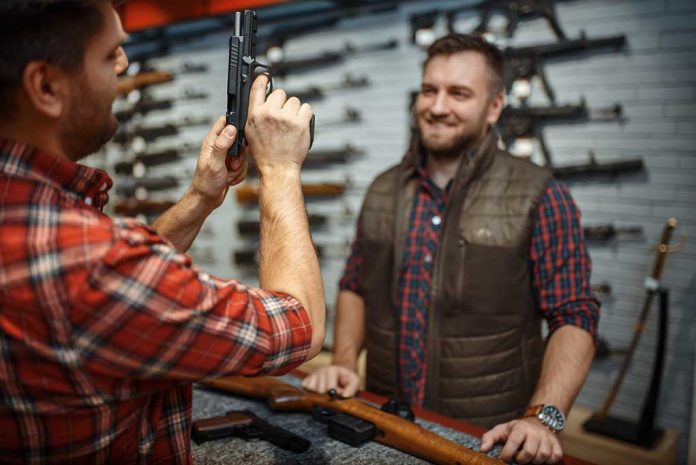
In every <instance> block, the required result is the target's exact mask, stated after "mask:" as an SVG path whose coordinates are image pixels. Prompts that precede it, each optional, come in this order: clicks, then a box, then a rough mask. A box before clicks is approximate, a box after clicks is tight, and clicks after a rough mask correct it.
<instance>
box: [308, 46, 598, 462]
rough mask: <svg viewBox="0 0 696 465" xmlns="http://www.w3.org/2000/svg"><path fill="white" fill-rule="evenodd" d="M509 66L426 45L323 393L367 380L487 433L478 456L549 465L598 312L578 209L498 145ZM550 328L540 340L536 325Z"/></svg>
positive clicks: (346, 283)
mask: <svg viewBox="0 0 696 465" xmlns="http://www.w3.org/2000/svg"><path fill="white" fill-rule="evenodd" d="M503 101H504V85H503V57H502V54H501V52H500V50H498V49H497V48H496V47H495V46H493V45H491V44H489V43H487V42H486V41H485V40H483V39H482V38H481V37H479V36H472V35H462V34H450V35H448V36H446V37H443V38H441V39H438V40H437V41H436V42H434V43H433V44H432V45H431V46H430V48H429V49H428V54H427V58H426V61H425V64H424V65H423V75H422V82H421V89H420V93H419V94H418V98H417V100H416V102H415V105H414V108H413V115H414V118H415V123H416V129H417V130H416V135H415V137H414V140H413V143H412V145H411V147H410V148H409V150H408V152H407V153H406V155H405V156H404V158H403V160H402V162H401V163H400V164H398V165H396V166H394V167H391V168H390V169H388V170H387V171H385V172H383V173H382V174H380V175H379V176H378V177H377V179H376V180H375V181H374V182H373V183H372V185H371V186H370V188H369V190H368V192H367V195H366V198H365V201H364V203H363V207H362V210H361V213H360V218H359V220H358V225H357V232H356V236H355V239H354V242H353V248H352V253H351V255H350V257H349V259H348V262H347V265H346V270H345V273H344V276H343V278H342V279H341V283H340V289H341V290H340V292H339V295H338V302H337V305H336V317H335V322H336V324H335V331H334V341H335V342H334V359H333V364H332V365H330V366H327V367H322V368H320V369H318V370H317V371H316V372H314V373H313V374H312V375H310V376H309V377H307V378H306V379H305V380H304V386H305V387H307V388H309V389H313V390H316V391H319V392H324V391H326V390H328V389H332V388H333V389H336V390H337V391H338V392H339V394H342V395H344V396H352V395H354V394H355V392H356V391H357V389H358V386H359V383H360V380H359V378H358V375H357V373H356V372H357V360H358V355H359V354H360V351H361V349H362V348H363V347H366V349H367V376H366V385H367V389H368V390H370V391H375V392H379V393H381V394H384V395H392V396H398V397H400V398H402V399H404V400H407V401H410V402H411V403H414V404H416V405H420V406H425V407H426V408H428V409H431V410H436V411H438V412H441V413H443V414H445V415H449V416H452V417H456V418H461V419H464V420H467V421H470V422H473V423H476V424H479V425H481V426H484V427H487V428H491V429H490V431H488V432H487V433H486V434H485V435H484V436H483V440H482V444H481V450H482V451H489V450H490V449H491V448H492V446H493V444H494V443H495V442H502V443H504V444H505V445H504V447H503V449H502V452H501V458H503V459H504V460H506V461H509V460H511V459H513V458H514V459H515V460H516V461H517V462H518V463H532V462H533V463H546V462H549V463H555V462H557V461H559V460H560V459H561V457H562V448H561V444H560V441H559V440H558V438H557V436H556V433H558V432H559V431H560V430H562V429H563V425H564V413H565V414H567V413H568V411H569V410H570V407H571V405H572V403H573V401H574V399H575V396H576V395H577V393H578V392H579V390H580V387H581V386H582V384H583V382H584V380H585V377H586V376H587V373H588V371H589V367H590V363H591V361H592V357H593V354H594V344H593V339H594V337H595V334H596V326H597V320H598V316H599V307H598V302H597V300H596V299H595V298H594V297H593V295H592V292H591V291H590V285H589V277H590V266H591V265H590V260H589V256H588V254H587V250H586V247H585V243H584V239H583V235H582V228H581V227H580V215H579V212H578V210H577V207H576V206H575V203H574V202H573V199H572V198H571V196H570V194H569V192H568V191H567V189H566V188H565V187H564V186H563V185H561V184H560V183H558V182H556V181H555V180H554V179H553V178H552V175H551V173H550V172H549V171H548V170H545V169H542V168H540V167H538V166H535V165H534V164H532V163H531V162H528V161H525V160H521V159H518V158H515V157H513V156H511V155H510V154H507V153H505V152H504V151H502V150H500V149H498V148H497V137H496V134H495V131H493V130H492V127H493V126H494V125H495V124H496V122H497V120H498V117H499V116H500V114H501V111H502V108H503ZM542 318H543V319H545V320H546V322H547V323H548V327H549V336H548V339H547V341H546V343H545V344H544V341H543V339H542V337H541V320H542Z"/></svg>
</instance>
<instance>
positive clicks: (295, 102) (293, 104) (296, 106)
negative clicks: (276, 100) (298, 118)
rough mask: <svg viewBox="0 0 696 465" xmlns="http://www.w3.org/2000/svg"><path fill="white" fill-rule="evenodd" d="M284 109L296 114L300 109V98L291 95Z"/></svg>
mask: <svg viewBox="0 0 696 465" xmlns="http://www.w3.org/2000/svg"><path fill="white" fill-rule="evenodd" d="M283 110H285V111H287V112H288V113H290V114H291V115H296V114H297V112H298V111H299V110H300V99H298V98H297V97H290V98H289V99H288V100H287V101H286V102H285V105H283Z"/></svg>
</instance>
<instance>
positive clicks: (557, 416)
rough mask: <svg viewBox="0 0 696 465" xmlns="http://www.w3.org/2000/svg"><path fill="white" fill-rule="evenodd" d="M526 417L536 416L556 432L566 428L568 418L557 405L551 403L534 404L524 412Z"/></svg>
mask: <svg viewBox="0 0 696 465" xmlns="http://www.w3.org/2000/svg"><path fill="white" fill-rule="evenodd" d="M524 416H525V417H536V418H537V420H539V421H540V422H541V424H542V425H544V426H546V427H547V428H548V429H550V430H551V431H553V432H554V433H560V432H561V431H563V428H565V424H566V418H565V415H564V414H563V412H561V411H560V410H559V409H558V408H557V407H554V406H553V405H549V404H538V405H532V406H531V407H528V408H527V411H526V412H524Z"/></svg>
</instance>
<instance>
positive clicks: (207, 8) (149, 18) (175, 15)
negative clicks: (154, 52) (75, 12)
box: [118, 0, 287, 32]
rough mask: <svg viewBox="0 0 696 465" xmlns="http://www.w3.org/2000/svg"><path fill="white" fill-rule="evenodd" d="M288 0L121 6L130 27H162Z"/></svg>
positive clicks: (148, 1) (181, 0)
mask: <svg viewBox="0 0 696 465" xmlns="http://www.w3.org/2000/svg"><path fill="white" fill-rule="evenodd" d="M286 1H287V0H198V1H193V2H192V1H190V0H138V1H130V2H126V3H124V4H123V5H121V6H120V7H118V11H119V14H120V15H121V21H122V22H123V27H124V29H125V30H126V31H130V32H133V31H139V30H142V29H147V28H154V27H161V26H166V25H168V24H172V23H176V22H179V21H184V20H189V19H195V18H203V17H207V16H214V15H219V14H222V13H229V12H232V11H237V10H243V9H247V8H258V7H262V6H267V5H273V4H276V3H285V2H286Z"/></svg>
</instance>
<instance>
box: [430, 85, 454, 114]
mask: <svg viewBox="0 0 696 465" xmlns="http://www.w3.org/2000/svg"><path fill="white" fill-rule="evenodd" d="M449 111H450V108H449V105H448V104H447V92H445V91H444V90H442V91H439V92H438V93H437V95H436V96H435V100H433V104H432V105H431V106H430V112H431V113H432V114H434V115H446V114H447V113H449Z"/></svg>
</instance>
